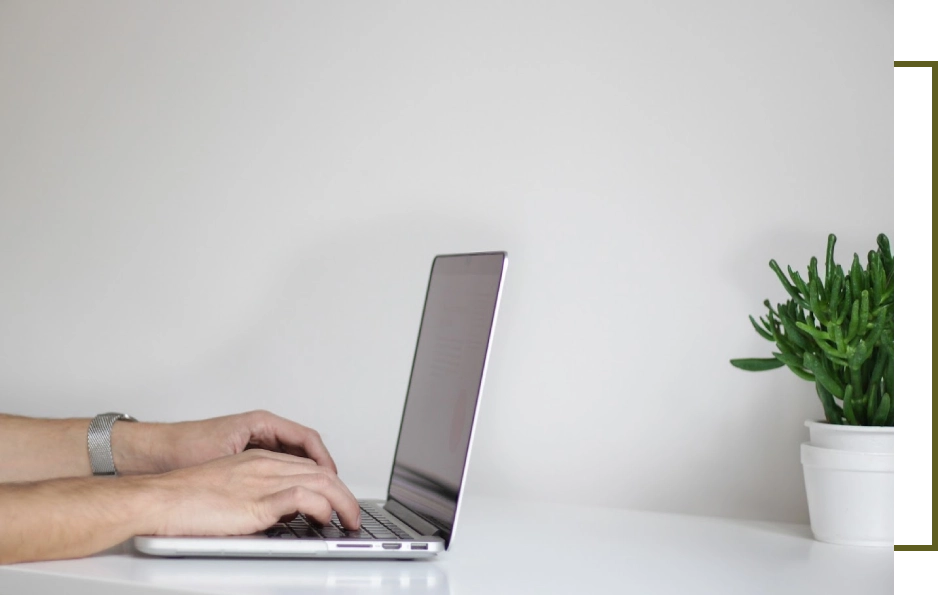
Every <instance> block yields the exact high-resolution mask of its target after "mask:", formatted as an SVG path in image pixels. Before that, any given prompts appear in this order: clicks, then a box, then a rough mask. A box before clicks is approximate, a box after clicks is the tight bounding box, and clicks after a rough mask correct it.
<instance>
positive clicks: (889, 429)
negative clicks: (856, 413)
mask: <svg viewBox="0 0 938 595" xmlns="http://www.w3.org/2000/svg"><path fill="white" fill-rule="evenodd" d="M804 425H805V427H808V428H810V427H812V426H821V427H824V428H828V429H832V430H834V431H836V432H845V433H847V432H855V433H858V434H893V433H895V427H894V426H848V425H842V424H831V423H827V422H826V421H822V420H814V419H809V420H807V421H805V422H804Z"/></svg>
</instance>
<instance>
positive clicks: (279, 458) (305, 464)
mask: <svg viewBox="0 0 938 595" xmlns="http://www.w3.org/2000/svg"><path fill="white" fill-rule="evenodd" d="M241 456H244V457H250V458H257V459H267V460H270V461H276V462H277V463H288V464H292V465H297V466H298V467H299V472H302V473H309V470H310V469H311V468H317V467H319V465H318V464H317V463H316V461H314V460H312V459H308V458H306V457H299V456H296V455H291V454H287V453H285V452H278V451H275V450H267V449H266V448H255V449H251V450H250V451H245V452H244V453H243V454H242V455H241ZM281 471H282V469H278V471H277V472H278V473H280V472H281Z"/></svg>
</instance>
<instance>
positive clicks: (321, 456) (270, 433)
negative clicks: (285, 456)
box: [254, 412, 338, 472]
mask: <svg viewBox="0 0 938 595" xmlns="http://www.w3.org/2000/svg"><path fill="white" fill-rule="evenodd" d="M258 430H259V431H258V432H257V433H255V434H254V441H255V442H257V443H258V444H261V445H262V446H264V447H265V448H270V449H271V450H282V449H283V447H287V448H288V449H290V448H292V449H298V450H299V451H300V452H302V453H304V454H305V455H306V456H307V457H309V458H311V459H312V460H314V461H316V462H317V463H318V464H319V465H322V466H323V467H328V468H329V469H332V470H333V471H335V472H338V469H337V468H336V465H335V461H333V460H332V455H330V454H329V450H328V449H327V448H326V445H325V444H323V441H322V437H320V435H319V433H318V432H317V431H316V430H313V429H312V428H307V427H306V426H303V425H300V424H298V423H296V422H293V421H290V420H288V419H284V418H282V417H278V416H276V415H274V414H272V413H267V412H264V413H263V414H261V416H260V427H259V428H258Z"/></svg>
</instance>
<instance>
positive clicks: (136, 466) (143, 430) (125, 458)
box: [111, 421, 162, 475]
mask: <svg viewBox="0 0 938 595" xmlns="http://www.w3.org/2000/svg"><path fill="white" fill-rule="evenodd" d="M158 425H159V424H151V423H143V422H126V421H118V422H115V424H114V426H113V427H112V428H111V455H112V456H113V458H114V468H115V469H117V472H118V473H119V474H121V475H141V474H146V473H159V472H160V471H162V468H161V465H160V462H159V461H158V460H156V457H155V448H154V434H155V433H157V428H156V426H158Z"/></svg>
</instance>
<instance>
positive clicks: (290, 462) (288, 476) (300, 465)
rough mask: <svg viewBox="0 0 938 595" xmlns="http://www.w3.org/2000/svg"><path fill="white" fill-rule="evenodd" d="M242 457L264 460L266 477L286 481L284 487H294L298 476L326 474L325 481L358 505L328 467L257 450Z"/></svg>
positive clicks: (352, 495) (346, 487) (293, 457)
mask: <svg viewBox="0 0 938 595" xmlns="http://www.w3.org/2000/svg"><path fill="white" fill-rule="evenodd" d="M242 456H246V457H252V458H255V459H263V460H264V463H263V464H264V465H265V467H264V471H263V473H264V475H273V476H276V477H280V478H282V479H283V480H284V482H283V483H284V485H292V484H291V482H294V483H295V482H296V480H295V479H294V478H295V477H296V476H298V475H312V474H317V473H321V474H325V475H326V476H327V478H325V479H324V480H323V481H328V480H331V481H332V482H333V483H334V484H335V485H336V486H338V487H339V488H340V489H341V490H342V491H343V492H345V495H346V496H347V498H348V499H349V500H352V501H354V502H355V503H356V506H357V503H358V500H357V499H356V498H355V495H354V494H352V491H351V490H350V489H348V486H346V485H345V483H344V482H343V481H342V480H341V479H339V478H338V476H337V475H336V474H335V472H334V471H332V470H331V469H328V468H327V467H322V466H320V465H317V464H316V462H315V461H311V460H310V459H307V458H304V457H296V456H293V455H288V454H284V453H279V452H272V451H269V450H256V451H253V452H252V453H251V454H245V455H242Z"/></svg>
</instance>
